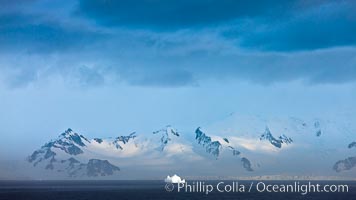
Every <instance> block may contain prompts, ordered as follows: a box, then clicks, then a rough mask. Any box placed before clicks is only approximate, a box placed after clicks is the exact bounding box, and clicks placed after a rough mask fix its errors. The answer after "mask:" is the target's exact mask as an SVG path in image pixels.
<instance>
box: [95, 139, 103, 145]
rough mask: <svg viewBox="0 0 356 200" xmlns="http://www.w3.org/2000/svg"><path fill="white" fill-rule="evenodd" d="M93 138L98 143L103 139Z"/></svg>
mask: <svg viewBox="0 0 356 200" xmlns="http://www.w3.org/2000/svg"><path fill="white" fill-rule="evenodd" d="M94 140H95V141H96V142H97V143H99V144H101V143H102V142H103V140H102V139H100V138H94Z"/></svg>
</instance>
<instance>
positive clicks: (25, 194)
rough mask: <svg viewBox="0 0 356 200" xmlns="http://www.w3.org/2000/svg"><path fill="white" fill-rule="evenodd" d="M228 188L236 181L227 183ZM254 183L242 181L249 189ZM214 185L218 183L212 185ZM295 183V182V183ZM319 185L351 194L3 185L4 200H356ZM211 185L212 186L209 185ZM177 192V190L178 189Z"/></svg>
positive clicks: (145, 185)
mask: <svg viewBox="0 0 356 200" xmlns="http://www.w3.org/2000/svg"><path fill="white" fill-rule="evenodd" d="M226 182H227V183H228V184H229V183H231V182H232V181H226ZM251 182H252V181H244V182H242V181H239V183H241V184H245V185H249V184H250V183H251ZM210 183H211V184H212V185H214V184H216V183H217V182H213V181H212V182H210ZM266 183H267V184H289V183H290V184H292V182H282V181H277V182H276V181H274V182H271V181H269V182H266ZM293 183H294V182H293ZM312 183H319V184H322V185H324V184H343V185H345V184H347V185H348V187H349V188H348V192H336V193H326V192H322V193H308V194H306V195H302V194H300V193H297V192H289V193H268V192H262V193H261V192H257V191H256V190H255V189H253V190H251V191H250V192H247V191H246V192H223V193H221V192H217V191H213V192H211V193H209V194H208V195H206V194H205V193H203V192H182V191H181V192H177V191H176V190H174V191H172V192H167V191H166V190H165V187H164V186H165V183H164V182H163V181H0V200H3V199H9V200H17V199H27V200H43V199H50V200H57V199H58V200H124V199H134V200H144V199H152V200H161V199H241V200H255V199H265V200H269V199H270V200H278V199H281V200H282V199H283V200H284V199H287V200H292V199H313V200H314V199H320V200H324V199H336V200H337V199H340V200H355V199H356V182H350V181H349V182H348V181H339V182H336V181H332V182H325V181H324V182H320V181H319V182H317V181H314V182H312ZM207 184H208V183H207ZM175 189H177V188H175Z"/></svg>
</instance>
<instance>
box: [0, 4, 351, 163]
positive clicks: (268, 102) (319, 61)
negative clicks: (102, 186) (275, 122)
mask: <svg viewBox="0 0 356 200" xmlns="http://www.w3.org/2000/svg"><path fill="white" fill-rule="evenodd" d="M0 4H1V6H0V113H1V114H0V122H1V126H0V133H1V135H3V136H4V137H5V138H6V140H7V141H9V142H8V143H7V144H5V145H3V146H2V147H0V150H1V152H4V151H3V149H11V150H13V151H14V152H20V151H23V152H24V153H20V154H28V153H27V152H28V151H31V150H32V149H33V148H37V147H38V146H39V145H41V144H42V143H44V142H46V141H47V140H48V139H50V138H53V137H56V136H57V135H58V134H59V133H60V132H61V131H62V130H64V129H65V128H68V127H72V128H73V129H75V130H78V131H82V132H84V133H85V134H86V135H89V136H91V135H92V136H97V135H103V136H106V135H107V136H110V135H115V134H126V133H128V132H131V131H134V130H143V131H152V129H153V130H155V129H157V128H160V127H162V126H164V125H166V124H172V125H176V126H179V127H181V129H184V130H194V128H196V127H197V126H201V125H204V124H208V123H210V122H213V121H214V120H217V119H220V118H222V117H224V116H226V115H228V114H229V113H230V112H241V113H247V114H259V113H265V114H267V115H269V114H283V115H301V116H303V115H315V116H317V115H322V113H325V112H331V113H334V112H344V111H345V112H353V111H355V110H356V109H355V103H354V101H355V100H356V95H355V94H354V93H355V92H354V91H355V89H356V85H355V80H356V56H355V55H356V48H355V45H356V37H355V35H356V4H355V2H353V1H351V0H350V1H331V0H330V1H304V0H298V1H278V0H277V1H239V0H225V1H224V0H223V1H221V0H219V1H217V0H210V1H202V0H196V1H189V0H180V1H162V0H154V1H143V0H132V1H111V0H87V1H80V0H79V1H73V0H0ZM28 141H31V142H30V143H31V144H29V145H26V147H24V149H23V150H17V148H16V146H14V145H15V144H19V143H20V144H27V143H28ZM0 156H4V155H2V154H1V153H0Z"/></svg>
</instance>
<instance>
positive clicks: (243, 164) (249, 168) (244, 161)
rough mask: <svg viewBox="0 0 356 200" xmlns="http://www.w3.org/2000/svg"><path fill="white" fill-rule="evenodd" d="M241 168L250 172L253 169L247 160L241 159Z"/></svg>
mask: <svg viewBox="0 0 356 200" xmlns="http://www.w3.org/2000/svg"><path fill="white" fill-rule="evenodd" d="M241 162H242V166H243V168H245V169H246V170H247V171H250V172H252V171H253V169H252V167H251V162H250V161H249V160H248V159H247V158H245V157H244V158H241Z"/></svg>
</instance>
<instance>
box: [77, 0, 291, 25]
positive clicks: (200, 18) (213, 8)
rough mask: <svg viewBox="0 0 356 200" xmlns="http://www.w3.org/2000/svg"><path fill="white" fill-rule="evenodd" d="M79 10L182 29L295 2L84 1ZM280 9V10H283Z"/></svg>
mask: <svg viewBox="0 0 356 200" xmlns="http://www.w3.org/2000/svg"><path fill="white" fill-rule="evenodd" d="M79 2H80V3H79V9H78V13H80V14H81V15H84V16H88V17H90V18H92V19H93V20H95V21H97V22H98V23H100V24H104V25H107V26H121V27H134V28H158V29H180V28H189V27H192V26H200V25H211V24H216V23H220V22H225V21H229V20H233V19H236V18H240V17H246V16H256V15H261V14H263V13H268V12H270V11H272V10H275V9H277V8H278V7H282V6H283V5H289V4H293V1H291V2H288V3H287V2H286V1H283V0H274V1H273V2H272V3H271V2H270V1H241V0H210V1H205V0H196V1H190V0H174V1H164V0H154V1H149V0H132V1H123V0H119V1H103V0H80V1H79ZM279 10H280V9H279Z"/></svg>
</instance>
